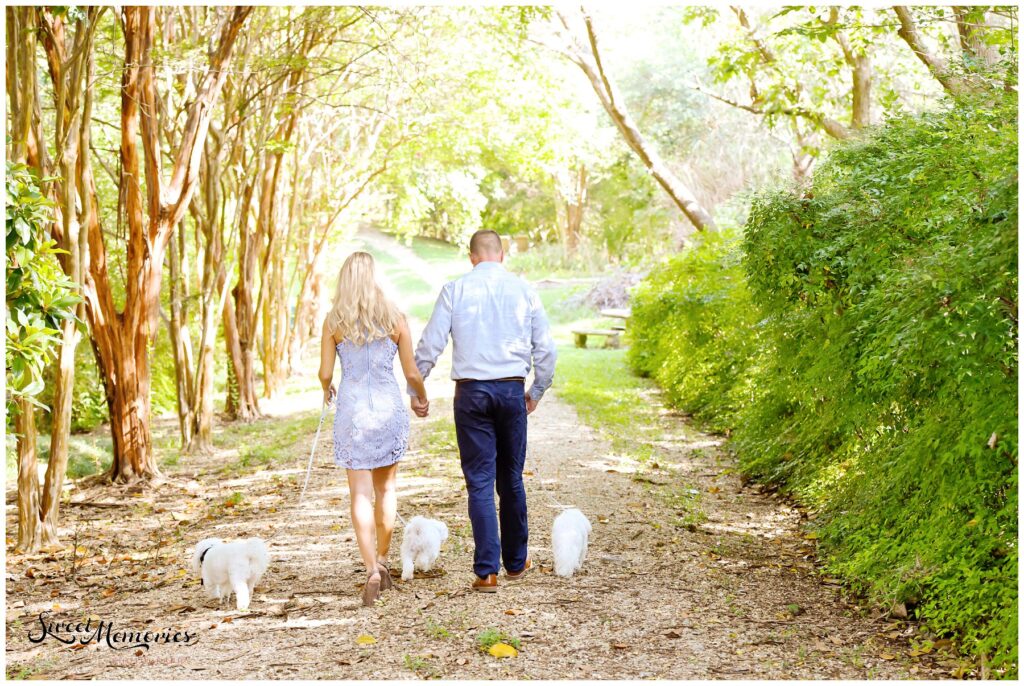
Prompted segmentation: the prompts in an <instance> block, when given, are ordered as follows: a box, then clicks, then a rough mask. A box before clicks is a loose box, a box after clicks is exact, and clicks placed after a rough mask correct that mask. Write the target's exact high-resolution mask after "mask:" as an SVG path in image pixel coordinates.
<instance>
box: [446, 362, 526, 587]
mask: <svg viewBox="0 0 1024 686" xmlns="http://www.w3.org/2000/svg"><path fill="white" fill-rule="evenodd" d="M455 435H456V437H457V438H458V442H459V455H460V457H461V460H462V474H463V476H465V477H466V490H467V492H468V494H469V521H470V523H471V524H472V525H473V542H474V544H475V545H476V551H475V552H474V553H473V571H474V572H475V573H476V575H477V576H479V577H486V576H487V575H488V574H497V573H498V570H499V569H500V568H501V567H500V563H504V565H505V571H512V572H518V571H520V570H521V569H522V568H523V567H524V566H525V565H526V544H527V539H528V537H529V529H528V527H527V524H526V489H525V488H523V464H524V463H525V462H526V398H525V396H524V388H523V383H522V382H520V381H464V382H462V383H459V384H458V385H457V386H456V387H455ZM495 488H497V491H498V513H497V514H495V510H494V491H495ZM499 528H500V531H501V535H500V537H499V535H498V531H499Z"/></svg>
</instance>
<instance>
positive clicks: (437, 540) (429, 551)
mask: <svg viewBox="0 0 1024 686" xmlns="http://www.w3.org/2000/svg"><path fill="white" fill-rule="evenodd" d="M446 540H448V527H447V526H446V525H445V523H444V522H442V521H439V520H437V519H427V518H426V517H418V516H417V517H413V518H412V519H410V520H409V523H408V524H406V525H405V532H404V533H403V534H402V581H408V580H409V579H411V578H412V575H413V571H414V570H416V569H418V570H420V571H421V572H427V571H430V570H431V569H432V568H433V567H434V563H435V562H437V558H438V557H439V556H440V555H441V544H442V543H444V542H445V541H446Z"/></svg>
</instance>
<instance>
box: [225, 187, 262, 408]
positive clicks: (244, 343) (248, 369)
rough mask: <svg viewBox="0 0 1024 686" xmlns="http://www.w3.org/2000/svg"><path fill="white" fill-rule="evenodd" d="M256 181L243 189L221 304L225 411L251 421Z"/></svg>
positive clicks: (253, 400) (254, 405)
mask: <svg viewBox="0 0 1024 686" xmlns="http://www.w3.org/2000/svg"><path fill="white" fill-rule="evenodd" d="M254 191H255V184H254V183H253V182H252V181H248V182H247V183H246V185H245V187H244V190H243V191H242V199H241V210H240V212H239V220H238V221H239V227H238V281H237V282H236V283H235V286H234V288H232V289H231V298H229V299H228V301H227V302H226V303H225V306H224V314H223V317H224V344H225V345H226V346H227V353H228V362H229V363H230V370H229V376H230V377H231V378H233V380H234V384H231V383H229V384H228V399H227V403H226V408H227V414H228V416H229V417H230V418H232V419H240V420H242V421H246V422H249V421H252V420H254V419H256V418H257V417H259V415H260V408H259V401H258V400H257V395H256V372H255V364H254V360H255V351H254V345H255V342H256V341H255V331H254V329H255V311H254V310H255V308H254V307H253V301H252V292H253V289H254V284H255V278H256V276H255V274H256V257H257V254H258V244H257V233H256V231H254V230H251V229H250V225H249V207H250V205H251V203H252V197H253V194H254Z"/></svg>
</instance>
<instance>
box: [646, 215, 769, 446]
mask: <svg viewBox="0 0 1024 686" xmlns="http://www.w3.org/2000/svg"><path fill="white" fill-rule="evenodd" d="M741 257H742V255H741V252H740V246H739V240H738V238H737V235H736V232H735V231H726V232H723V233H721V234H710V235H708V236H707V237H706V238H705V240H704V241H703V242H702V243H701V244H699V245H698V246H697V247H694V248H691V249H689V250H687V251H685V252H683V253H680V254H678V255H676V256H674V257H673V258H671V259H670V260H668V261H666V262H664V263H663V264H661V265H660V266H659V267H657V268H655V269H654V270H652V271H651V273H650V274H649V275H648V277H647V279H645V280H644V281H643V282H642V283H640V284H639V285H638V286H637V287H636V289H635V291H634V292H633V296H632V309H633V317H632V319H631V321H630V328H629V336H630V342H631V345H630V348H629V353H628V356H629V357H628V359H629V363H630V366H631V367H632V368H633V370H634V371H636V372H638V373H639V374H641V375H643V376H650V377H652V378H653V379H654V380H655V381H657V382H658V384H659V385H660V386H662V388H664V389H665V390H666V391H667V393H668V396H669V399H670V400H671V401H672V402H673V403H675V404H676V405H679V406H680V407H683V408H686V410H687V411H688V412H692V413H693V414H694V415H695V416H697V417H698V418H699V419H701V420H703V421H704V422H705V423H706V424H707V425H708V426H710V427H711V428H713V429H717V430H726V429H728V427H730V426H731V423H732V421H733V416H734V414H735V412H736V410H737V409H738V408H740V407H742V406H743V405H744V404H745V403H747V402H749V400H750V394H751V393H752V391H753V389H752V388H751V387H750V384H749V383H748V381H749V379H750V378H751V376H750V374H749V369H750V367H751V365H753V364H754V363H755V360H756V359H757V357H758V355H759V351H760V345H761V334H760V328H759V327H758V326H757V322H758V319H759V316H758V314H757V310H756V308H755V307H754V306H753V304H752V303H751V300H750V293H749V291H748V289H747V284H746V278H745V276H744V274H743V270H742V265H741Z"/></svg>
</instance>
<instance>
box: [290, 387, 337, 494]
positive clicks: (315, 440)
mask: <svg viewBox="0 0 1024 686" xmlns="http://www.w3.org/2000/svg"><path fill="white" fill-rule="evenodd" d="M333 400H334V397H333V396H332V397H331V401H333ZM331 401H328V402H325V403H324V406H323V409H322V410H320V423H319V424H317V426H316V437H315V438H313V449H312V450H310V451H309V464H307V465H306V481H305V482H304V483H303V484H302V494H301V495H299V505H301V504H302V500H303V499H304V498H305V497H306V487H307V486H309V473H310V472H311V471H312V470H313V456H314V455H316V444H317V443H319V442H320V429H322V428H323V426H324V417H326V416H327V408H328V407H330V406H331Z"/></svg>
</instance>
